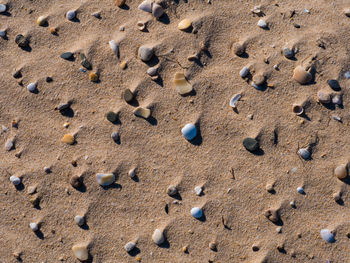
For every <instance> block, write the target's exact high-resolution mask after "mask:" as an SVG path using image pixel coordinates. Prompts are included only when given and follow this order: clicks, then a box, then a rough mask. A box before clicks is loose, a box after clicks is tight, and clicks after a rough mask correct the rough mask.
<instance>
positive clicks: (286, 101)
mask: <svg viewBox="0 0 350 263" xmlns="http://www.w3.org/2000/svg"><path fill="white" fill-rule="evenodd" d="M3 1H5V0H2V2H3ZM3 3H4V2H3ZM5 3H6V2H5ZM7 3H8V6H9V11H8V13H7V14H5V15H3V14H1V15H0V27H1V28H0V29H5V28H7V29H8V30H7V38H8V39H1V38H0V68H1V75H0V76H1V77H0V84H1V85H0V86H1V88H0V101H1V103H0V106H1V107H0V124H1V125H4V126H6V127H7V129H8V130H7V131H6V132H2V134H1V143H2V144H3V145H4V144H5V142H6V141H7V140H8V139H15V149H13V150H11V151H9V152H8V151H6V150H5V148H2V151H1V161H0V163H1V165H0V171H1V176H0V200H1V201H0V262H6V263H7V262H17V260H16V259H15V257H14V256H13V253H19V254H21V259H22V260H23V262H50V263H51V262H77V260H76V259H75V257H74V255H73V253H72V250H71V248H72V246H73V245H75V244H78V243H81V242H83V243H84V242H86V243H89V253H90V255H91V260H90V261H91V262H104V263H105V262H106V263H108V262H136V261H137V260H141V261H142V262H315V263H316V262H317V263H319V262H326V260H329V261H330V262H350V253H349V252H350V251H349V242H350V239H349V238H348V237H347V233H348V232H350V212H349V200H350V195H349V185H348V184H347V183H344V182H342V181H340V180H338V179H336V178H335V177H334V176H333V169H334V167H335V166H336V165H339V164H343V163H345V164H346V163H347V162H348V161H349V160H350V159H349V154H348V153H349V150H350V147H349V139H350V135H349V121H350V114H349V111H348V109H347V108H348V103H349V95H348V91H349V80H346V79H345V78H344V73H345V72H346V71H348V70H350V46H349V43H350V36H349V29H350V18H348V17H347V16H345V15H344V14H343V9H344V8H345V7H347V6H349V2H348V1H347V0H338V1H321V0H319V1H315V0H313V1H311V0H296V1H261V2H260V1H238V0H237V1H234V0H211V4H208V3H207V1H200V0H194V1H192V0H189V1H188V3H185V2H184V0H177V1H171V0H168V1H164V3H165V4H164V7H165V13H166V15H165V16H163V17H162V18H161V19H160V20H159V21H157V20H156V19H155V18H153V17H152V15H151V14H148V13H146V12H143V11H141V10H139V9H138V8H137V7H138V5H139V4H140V3H141V0H140V1H136V0H132V1H131V0H127V1H126V6H124V7H123V8H118V7H117V6H116V5H115V4H114V1H113V0H101V1H80V0H71V1H62V0H61V1H58V0H52V1H45V0H35V1H26V0H8V2H7ZM256 5H261V9H262V11H263V13H264V14H265V16H264V17H262V19H264V20H265V21H267V22H268V25H269V30H263V29H261V28H259V27H258V26H257V22H258V20H259V19H261V17H258V16H256V15H253V14H252V13H251V11H250V10H251V9H252V8H253V7H254V6H256ZM346 5H347V6H346ZM305 8H306V9H308V10H309V11H310V13H309V14H308V13H305V12H304V9H305ZM71 9H75V10H77V12H78V15H77V17H78V20H79V21H76V22H71V21H68V20H67V19H66V18H65V17H64V16H65V13H66V12H67V11H68V10H71ZM293 10H295V14H294V15H293V16H292V17H291V12H292V11H293ZM96 11H100V13H101V19H97V18H95V17H94V16H92V15H91V14H92V13H94V12H96ZM41 15H44V16H48V24H49V26H48V27H40V26H38V25H37V24H36V23H35V21H36V19H37V18H38V17H39V16H41ZM184 18H187V19H189V20H191V21H192V24H193V28H194V29H195V30H196V31H197V33H196V34H194V33H188V32H182V31H180V30H178V28H177V25H178V23H179V22H180V21H181V20H182V19H184ZM140 20H142V21H148V24H147V31H146V32H140V31H139V30H138V29H137V27H136V23H137V21H140ZM293 23H297V24H299V25H300V28H296V27H294V26H293ZM121 26H123V27H124V28H125V30H124V31H120V27H121ZM50 27H57V28H58V29H59V31H58V35H57V36H55V35H52V34H50V32H49V28H50ZM17 34H23V35H25V36H30V47H31V51H25V50H22V49H20V48H19V47H18V46H17V45H16V43H15V41H14V39H15V37H16V35H17ZM112 39H114V40H115V41H116V42H118V43H119V45H120V59H118V58H117V57H116V56H115V55H114V54H113V53H112V51H111V49H110V47H109V45H108V42H109V41H110V40H112ZM237 41H240V42H242V43H244V44H245V45H246V52H247V55H246V56H245V57H237V56H234V55H232V54H231V52H230V45H231V44H232V42H237ZM203 42H204V43H207V45H208V51H207V52H200V62H198V61H197V63H196V62H190V61H188V60H187V56H189V55H192V54H195V53H197V52H199V51H200V47H201V43H203ZM320 43H321V46H324V47H323V48H322V47H320V46H319V44H320ZM143 44H148V45H153V46H154V47H155V54H156V56H157V58H156V59H153V61H152V62H151V63H154V62H155V61H156V60H158V63H157V65H158V66H159V74H160V77H161V80H160V81H157V82H154V81H152V80H151V79H150V77H149V76H148V75H147V74H146V70H147V68H148V65H147V64H146V63H143V62H141V61H140V59H139V58H138V57H137V49H138V47H139V46H140V45H143ZM286 45H287V46H289V47H294V48H297V49H298V53H297V54H296V56H295V60H288V59H286V58H284V57H283V55H282V54H281V49H282V48H283V47H284V46H286ZM67 51H70V52H73V53H74V54H75V58H76V59H75V61H74V62H70V61H66V60H63V59H61V58H60V55H61V54H62V53H63V52H67ZM80 52H84V53H85V55H86V56H87V57H88V59H89V60H90V61H91V63H92V65H93V71H94V72H95V71H97V72H98V73H99V76H100V82H99V83H93V82H90V81H89V78H88V74H89V71H87V72H86V73H82V72H80V71H79V68H80V67H81V66H80V58H79V53H80ZM264 58H268V60H269V64H266V63H265V62H264ZM312 59H313V60H312ZM123 60H124V61H127V68H126V69H125V70H122V69H121V68H120V66H119V64H120V62H121V61H123ZM310 61H311V63H312V64H313V65H314V68H315V69H316V74H315V81H314V83H313V84H311V85H306V86H301V85H300V84H298V83H297V82H295V81H293V80H292V75H293V69H294V68H295V67H296V66H297V65H300V64H305V63H309V62H310ZM156 62H157V61H156ZM276 64H278V67H279V70H278V71H277V70H275V69H274V68H273V66H274V65H276ZM246 65H249V66H250V69H251V72H252V73H253V74H254V73H258V72H262V73H264V74H265V75H266V76H267V83H270V84H271V83H273V85H274V87H273V88H267V89H266V90H265V91H258V90H256V89H254V88H253V87H252V86H250V85H249V84H248V83H247V82H246V81H245V80H243V79H242V78H240V76H239V71H240V70H241V68H242V67H243V66H246ZM15 69H21V72H22V75H23V77H22V78H20V79H21V80H22V82H23V86H21V85H19V84H18V80H17V79H15V78H13V77H12V74H13V72H14V71H15ZM176 72H185V73H186V76H187V79H188V81H189V82H190V83H191V84H192V85H193V88H194V90H195V94H192V95H191V96H186V97H182V96H180V95H179V94H177V92H176V90H175V88H174V85H173V76H174V74H175V73H176ZM47 76H50V77H52V78H53V82H51V83H46V81H45V79H46V77H47ZM328 79H338V80H339V83H340V86H341V87H342V92H343V94H344V97H343V99H344V103H343V104H344V108H343V109H342V108H339V107H333V108H332V107H328V108H327V107H325V106H323V105H321V104H319V103H318V102H317V100H316V93H317V91H318V90H320V89H330V88H329V87H328V85H327V80H328ZM31 82H37V83H38V93H37V94H33V93H30V92H28V90H27V89H26V86H27V85H28V84H29V83H31ZM126 88H130V89H131V90H132V91H137V97H136V99H137V101H138V103H139V104H140V105H141V106H144V107H150V108H151V109H152V116H153V119H151V120H149V121H147V120H144V119H141V118H138V117H136V116H134V115H133V110H134V106H133V105H129V104H126V103H125V101H123V99H121V94H122V91H123V90H124V89H126ZM239 92H240V93H242V99H241V100H240V101H239V102H238V103H237V112H238V113H237V112H234V111H233V110H232V108H230V107H229V100H230V98H231V97H232V96H233V95H234V94H236V93H239ZM68 100H73V103H72V105H71V108H72V111H73V112H74V116H73V117H72V116H71V117H68V116H63V115H61V114H60V113H59V112H58V111H57V110H55V107H56V106H57V105H58V104H59V103H62V102H67V101H68ZM296 102H305V105H306V107H305V112H306V115H307V117H305V118H302V117H298V116H295V115H294V114H293V112H292V111H291V107H292V104H293V103H296ZM111 110H112V111H115V112H119V122H118V123H117V124H115V125H114V124H111V123H110V122H108V121H107V120H106V118H105V114H106V113H107V112H108V111H111ZM250 114H252V115H253V118H252V119H250V118H248V115H250ZM333 115H337V116H340V117H341V118H342V123H341V122H337V121H335V120H333V117H332V116H333ZM13 120H16V121H17V122H18V127H17V128H15V127H12V125H11V123H12V121H13ZM65 122H69V123H70V126H69V127H68V128H64V127H63V124H64V123H65ZM186 123H197V125H199V126H200V137H198V138H197V142H198V143H195V144H192V143H190V142H188V141H186V140H185V139H184V138H183V136H182V135H181V132H180V130H181V128H182V127H183V126H184V125H185V124H186ZM114 131H119V134H120V144H116V143H114V142H113V140H112V139H111V137H110V136H111V133H112V132H114ZM64 134H73V135H75V138H76V142H77V143H76V144H75V145H66V144H63V143H62V142H61V138H62V136H63V135H64ZM256 136H257V137H258V139H259V142H260V146H261V149H262V152H263V154H261V155H254V154H252V153H250V152H248V151H246V150H245V149H244V147H243V146H242V140H243V139H244V138H245V137H256ZM277 137H278V139H277ZM200 140H201V141H200ZM313 142H316V143H315V146H314V147H313V152H312V160H310V161H304V160H301V159H300V158H299V157H298V155H297V154H296V151H297V149H298V145H299V146H300V147H301V146H303V145H307V144H309V143H313ZM72 160H75V161H76V162H77V165H76V167H74V166H73V165H72ZM45 166H47V167H51V170H52V172H51V173H49V174H45V172H44V167H45ZM133 167H137V176H138V181H134V180H132V179H130V178H129V176H128V171H129V170H130V169H131V168H133ZM292 168H296V172H291V169H292ZM232 169H233V171H234V178H233V176H232V173H231V170H232ZM98 172H102V173H109V172H115V173H116V174H117V175H118V180H117V181H116V184H114V185H113V186H112V187H109V188H106V189H104V188H102V187H100V186H99V185H98V184H97V182H96V176H95V174H96V173H98ZM11 175H17V176H20V177H21V178H22V182H23V185H22V188H24V189H21V187H20V188H19V189H16V188H15V187H14V186H13V185H12V184H11V182H10V181H9V177H10V176H11ZM72 175H79V176H80V175H82V177H83V179H84V185H85V188H86V189H85V190H83V191H78V190H76V189H74V188H73V187H72V186H71V185H70V184H69V179H70V177H71V176H72ZM267 183H274V189H275V191H276V193H275V194H270V193H268V192H267V191H266V190H265V185H266V184H267ZM170 184H173V185H177V187H178V190H179V193H180V195H181V200H178V203H174V200H176V199H174V198H171V197H169V196H168V195H167V194H166V190H167V187H168V186H169V185H170ZM34 185H37V193H36V194H34V196H39V197H40V199H41V200H40V205H39V206H40V208H39V207H37V208H34V207H33V206H32V204H31V203H30V201H29V199H30V198H32V195H29V194H28V193H27V191H28V188H29V187H30V186H34ZM197 185H200V186H203V188H204V194H203V195H202V196H197V195H196V194H195V193H194V187H195V186H197ZM299 186H303V187H304V189H305V192H306V195H300V194H298V193H297V191H296V188H297V187H299ZM228 189H231V190H230V191H228ZM339 191H341V192H342V200H343V204H342V205H339V204H338V203H336V202H335V201H334V200H333V197H332V195H333V193H335V192H339ZM293 200H294V201H295V204H296V208H292V207H291V206H290V205H289V203H290V202H291V201H293ZM166 204H168V208H169V209H168V210H169V211H168V214H167V213H166V212H165V205H166ZM195 206H199V207H202V209H203V212H204V214H205V220H202V221H199V220H196V219H194V218H193V217H192V216H191V214H190V209H191V208H192V207H195ZM268 208H276V209H279V212H280V216H281V220H282V221H283V225H282V226H281V227H282V231H281V233H277V231H276V228H277V227H278V226H277V225H275V224H273V223H272V222H270V221H269V220H267V219H266V217H265V216H264V211H265V210H266V209H268ZM76 215H85V218H86V220H87V225H88V226H85V227H84V228H80V227H78V226H77V225H76V224H75V222H74V217H75V216H76ZM223 221H224V223H225V225H226V228H225V227H224V225H223ZM30 222H40V232H39V233H38V234H37V235H36V234H35V233H33V232H32V231H31V229H30V228H29V223H30ZM156 228H162V229H165V232H166V238H167V241H168V244H167V245H165V246H163V247H158V246H156V245H155V244H154V243H153V242H152V239H151V236H152V233H153V231H154V229H156ZM322 228H328V229H331V230H333V231H335V232H336V236H335V237H336V242H335V243H333V244H328V243H326V242H325V241H324V240H322V239H321V237H320V230H321V229H322ZM298 235H299V236H298ZM135 239H137V240H138V241H137V248H138V251H136V252H135V253H132V255H129V254H128V253H126V251H125V250H124V245H125V244H126V243H127V242H129V241H132V240H135ZM213 241H215V242H216V244H217V251H216V252H215V251H212V250H210V249H209V243H210V242H213ZM253 245H257V246H258V247H259V251H257V252H255V251H253V250H252V246H253ZM184 246H188V253H184V252H183V250H182V248H183V247H184ZM278 246H280V248H281V247H284V249H283V250H281V249H280V250H281V251H279V250H278V249H277V247H278ZM135 254H137V255H135Z"/></svg>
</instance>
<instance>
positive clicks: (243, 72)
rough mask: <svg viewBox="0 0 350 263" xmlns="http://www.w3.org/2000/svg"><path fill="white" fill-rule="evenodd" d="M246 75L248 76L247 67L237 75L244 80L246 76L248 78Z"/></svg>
mask: <svg viewBox="0 0 350 263" xmlns="http://www.w3.org/2000/svg"><path fill="white" fill-rule="evenodd" d="M248 74H249V68H247V67H243V68H242V69H241V71H240V72H239V75H240V76H241V78H245V77H246V76H248Z"/></svg>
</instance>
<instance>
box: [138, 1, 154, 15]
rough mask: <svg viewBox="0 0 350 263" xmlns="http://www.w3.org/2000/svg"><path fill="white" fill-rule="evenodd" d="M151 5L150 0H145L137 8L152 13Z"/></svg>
mask: <svg viewBox="0 0 350 263" xmlns="http://www.w3.org/2000/svg"><path fill="white" fill-rule="evenodd" d="M152 5H153V2H152V0H145V1H143V2H142V3H141V4H140V5H139V6H138V9H140V10H142V11H145V12H148V13H152Z"/></svg>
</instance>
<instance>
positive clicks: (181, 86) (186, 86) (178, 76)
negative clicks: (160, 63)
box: [174, 72, 193, 95]
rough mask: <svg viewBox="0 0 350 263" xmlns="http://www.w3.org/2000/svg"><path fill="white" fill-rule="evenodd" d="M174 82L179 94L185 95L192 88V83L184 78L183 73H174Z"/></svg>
mask: <svg viewBox="0 0 350 263" xmlns="http://www.w3.org/2000/svg"><path fill="white" fill-rule="evenodd" d="M174 84H175V88H176V90H177V92H178V93H179V94H180V95H186V94H188V93H190V92H191V91H192V90H193V88H192V85H191V84H190V83H189V82H188V81H187V80H186V78H185V75H184V74H183V73H180V72H177V73H175V76H174Z"/></svg>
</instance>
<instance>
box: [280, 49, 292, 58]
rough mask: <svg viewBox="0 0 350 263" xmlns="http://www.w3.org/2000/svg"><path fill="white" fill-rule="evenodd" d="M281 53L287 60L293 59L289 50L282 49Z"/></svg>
mask: <svg viewBox="0 0 350 263" xmlns="http://www.w3.org/2000/svg"><path fill="white" fill-rule="evenodd" d="M282 52H283V55H284V56H285V57H286V58H288V59H292V58H293V57H294V52H293V50H291V49H290V48H287V47H285V48H283V49H282Z"/></svg>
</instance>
